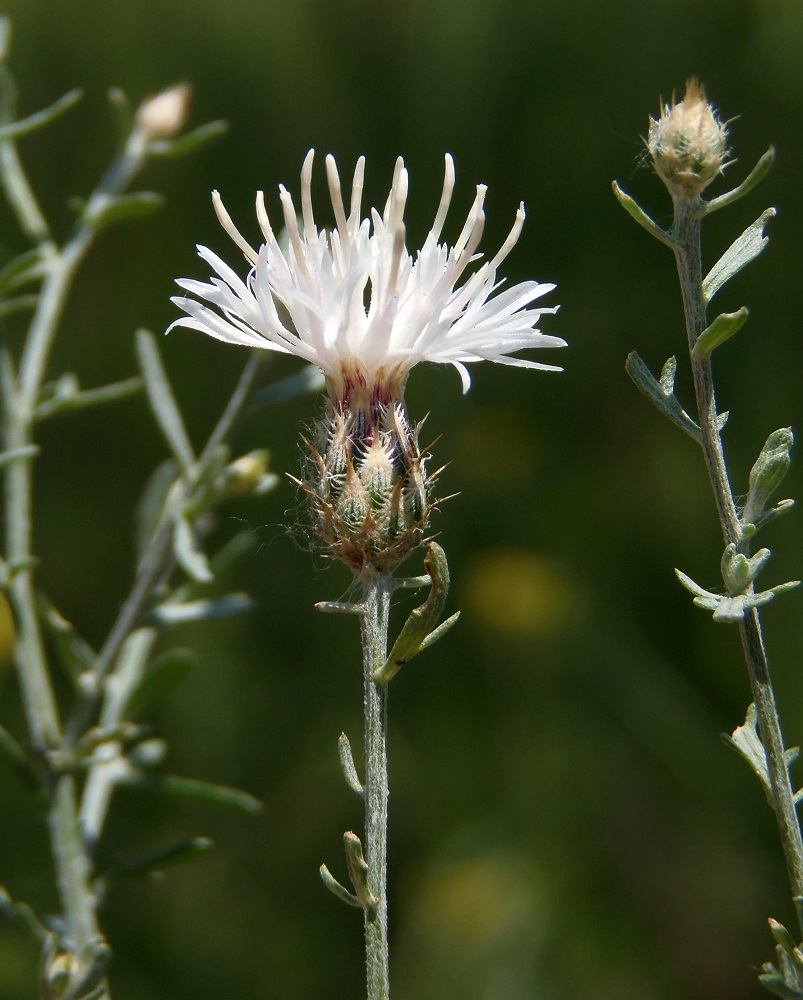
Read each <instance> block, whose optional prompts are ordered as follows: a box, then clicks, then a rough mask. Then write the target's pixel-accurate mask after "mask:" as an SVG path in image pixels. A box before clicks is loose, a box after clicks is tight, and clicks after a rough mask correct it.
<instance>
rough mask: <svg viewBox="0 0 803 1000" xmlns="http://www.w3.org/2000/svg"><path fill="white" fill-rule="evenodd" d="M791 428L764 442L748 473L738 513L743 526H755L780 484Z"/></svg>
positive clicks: (791, 441)
mask: <svg viewBox="0 0 803 1000" xmlns="http://www.w3.org/2000/svg"><path fill="white" fill-rule="evenodd" d="M794 440H795V438H794V434H793V433H792V428H791V427H781V428H780V429H779V430H777V431H773V432H772V434H770V436H769V437H768V438H767V440H766V441H765V442H764V445H763V447H762V449H761V452H760V454H759V456H758V458H757V459H756V461H755V464H754V465H753V468H752V469H751V470H750V476H749V479H748V492H747V499H746V501H745V504H744V508H743V510H742V516H741V521H742V522H743V523H744V524H751V523H752V524H757V522H758V520H759V518H760V517H761V514H762V513H763V512H764V508H765V507H766V506H767V503H768V502H769V499H770V497H771V496H772V494H773V493H774V492H775V491H776V490H777V489H778V487H779V486H780V485H781V483H782V482H783V480H784V478H785V476H786V474H787V472H788V471H789V468H790V466H791V464H792V459H791V456H790V452H791V450H792V445H793V444H794Z"/></svg>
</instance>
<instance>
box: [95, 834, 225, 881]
mask: <svg viewBox="0 0 803 1000" xmlns="http://www.w3.org/2000/svg"><path fill="white" fill-rule="evenodd" d="M214 846H215V845H214V842H213V841H212V840H210V838H209V837H193V838H192V839H191V840H181V841H179V842H178V843H176V844H171V845H170V846H169V847H163V848H161V849H160V850H158V851H153V852H152V853H151V854H146V855H144V856H143V857H141V858H133V859H132V860H130V861H123V862H120V863H118V864H116V865H114V867H113V868H111V869H110V870H109V871H108V872H105V873H104V877H106V878H120V877H122V876H130V875H153V874H157V873H161V872H163V871H164V870H165V869H166V868H176V867H177V866H179V865H185V864H187V863H188V862H190V861H194V860H195V859H196V858H199V857H200V856H201V855H202V854H206V853H207V852H208V851H210V850H211V849H212V848H213V847H214Z"/></svg>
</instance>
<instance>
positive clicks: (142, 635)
mask: <svg viewBox="0 0 803 1000" xmlns="http://www.w3.org/2000/svg"><path fill="white" fill-rule="evenodd" d="M156 639H157V632H156V629H154V628H147V627H146V628H138V629H136V630H135V631H133V632H132V633H131V634H130V635H129V636H127V638H126V640H125V642H124V643H123V645H122V646H121V647H120V653H119V655H118V657H117V662H116V663H115V666H114V671H113V672H112V673H111V674H110V675H109V676H108V677H107V678H106V700H105V702H104V705H103V712H102V714H101V718H100V721H101V725H102V726H103V727H104V728H106V729H111V728H112V727H113V726H116V725H117V724H119V723H120V722H121V721H122V720H123V719H125V717H126V715H127V714H128V710H129V704H130V701H131V699H132V698H133V696H134V694H135V692H136V691H137V690H138V689H139V687H140V686H141V684H142V683H143V680H144V678H145V674H146V669H147V665H148V660H149V659H150V655H151V652H152V650H153V647H154V644H155V643H156Z"/></svg>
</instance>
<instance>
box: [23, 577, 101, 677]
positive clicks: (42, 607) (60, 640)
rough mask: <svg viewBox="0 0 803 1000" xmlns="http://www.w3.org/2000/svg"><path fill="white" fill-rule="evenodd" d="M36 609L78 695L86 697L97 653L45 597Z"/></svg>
mask: <svg viewBox="0 0 803 1000" xmlns="http://www.w3.org/2000/svg"><path fill="white" fill-rule="evenodd" d="M36 609H37V611H38V613H39V620H40V621H41V623H42V626H43V628H44V629H45V632H46V633H47V635H48V636H49V638H50V640H51V641H52V643H53V646H54V648H55V651H56V656H57V659H58V661H59V663H60V665H61V666H62V667H63V669H64V672H65V673H66V674H67V676H68V677H69V678H70V680H71V681H72V684H73V686H74V687H75V689H76V691H78V692H80V693H82V694H86V688H87V683H88V681H90V680H91V679H92V678H93V677H94V673H93V671H94V666H95V660H96V653H95V652H94V650H93V649H92V647H91V646H90V645H89V644H88V643H87V642H85V641H84V640H83V639H82V638H81V636H80V635H78V633H77V632H76V630H75V627H74V626H73V624H72V623H71V622H68V621H67V619H66V618H64V616H63V615H62V614H61V613H60V612H59V610H58V609H57V608H56V606H55V605H54V604H53V603H52V601H51V600H50V599H49V598H48V597H47V596H46V595H45V594H42V593H39V594H37V595H36Z"/></svg>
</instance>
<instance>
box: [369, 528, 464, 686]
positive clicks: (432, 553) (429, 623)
mask: <svg viewBox="0 0 803 1000" xmlns="http://www.w3.org/2000/svg"><path fill="white" fill-rule="evenodd" d="M424 568H425V569H426V571H427V573H428V574H429V577H430V579H431V581H432V582H431V584H430V591H429V593H428V594H427V597H426V600H425V601H424V603H423V604H422V605H421V606H420V607H418V608H415V609H414V610H413V611H411V612H410V614H409V616H408V618H407V621H406V622H405V623H404V626H403V627H402V630H401V632H400V633H399V637H398V639H397V640H396V642H395V643H394V644H393V648H392V649H391V651H390V653H389V654H388V658H387V660H386V661H385V664H384V666H383V667H381V668H380V669H379V670H377V671H375V672H374V674H373V679H374V681H375V682H376V683H379V684H387V683H388V681H390V680H391V679H392V678H393V677H394V676H395V674H396V673H397V672H398V671H399V670H400V669H401V668H402V667H403V666H404V664H405V663H407V662H408V661H409V660H412V658H413V657H414V656H417V655H418V653H420V652H421V651H422V650H424V649H426V648H427V647H428V646H431V645H432V643H433V642H435V641H436V640H437V639H439V638H440V637H441V636H442V635H444V634H445V633H446V632H447V631H448V630H449V629H450V628H451V627H452V625H454V624H455V623H456V622H457V619H458V617H459V612H458V613H457V614H455V615H452V617H451V618H449V619H448V620H447V621H445V622H443V623H442V624H441V625H439V626H437V627H436V622H437V621H438V619H439V618H440V616H441V612H442V611H443V606H444V604H445V603H446V598H447V596H448V594H449V565H448V563H447V561H446V553H445V552H444V551H443V549H442V548H441V547H440V545H438V544H437V542H430V543H429V545H428V551H427V554H426V556H425V557H424Z"/></svg>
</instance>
